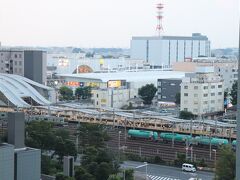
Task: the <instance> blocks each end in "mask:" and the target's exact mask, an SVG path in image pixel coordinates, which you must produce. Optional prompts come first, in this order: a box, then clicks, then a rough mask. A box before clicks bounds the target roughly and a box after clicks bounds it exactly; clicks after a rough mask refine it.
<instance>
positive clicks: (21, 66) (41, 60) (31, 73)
mask: <svg viewBox="0 0 240 180" xmlns="http://www.w3.org/2000/svg"><path fill="white" fill-rule="evenodd" d="M46 69H47V67H46V52H45V51H38V50H15V49H9V50H6V49H1V50H0V73H7V74H17V75H21V76H25V77H27V78H29V79H31V80H33V81H35V82H38V83H41V84H45V83H46Z"/></svg>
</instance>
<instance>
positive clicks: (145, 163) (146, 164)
mask: <svg viewBox="0 0 240 180" xmlns="http://www.w3.org/2000/svg"><path fill="white" fill-rule="evenodd" d="M144 165H145V167H146V180H147V179H148V178H147V166H148V163H147V162H144Z"/></svg>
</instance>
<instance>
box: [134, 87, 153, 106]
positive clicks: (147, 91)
mask: <svg viewBox="0 0 240 180" xmlns="http://www.w3.org/2000/svg"><path fill="white" fill-rule="evenodd" d="M156 92H157V88H156V87H155V86H154V84H147V85H145V86H143V87H141V88H140V89H138V95H139V96H140V97H141V98H142V99H143V100H144V104H152V100H153V98H154V96H155V94H156Z"/></svg>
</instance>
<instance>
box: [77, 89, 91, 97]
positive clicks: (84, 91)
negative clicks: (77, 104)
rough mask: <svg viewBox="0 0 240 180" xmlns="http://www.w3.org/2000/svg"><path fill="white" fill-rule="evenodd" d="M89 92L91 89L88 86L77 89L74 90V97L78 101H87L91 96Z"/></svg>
mask: <svg viewBox="0 0 240 180" xmlns="http://www.w3.org/2000/svg"><path fill="white" fill-rule="evenodd" d="M91 91H92V88H91V87H90V86H85V87H78V88H77V89H76V90H75V96H76V97H77V98H78V99H89V98H91V96H92V94H91Z"/></svg>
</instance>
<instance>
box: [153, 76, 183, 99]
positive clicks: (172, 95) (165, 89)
mask: <svg viewBox="0 0 240 180" xmlns="http://www.w3.org/2000/svg"><path fill="white" fill-rule="evenodd" d="M181 82H182V79H158V87H157V89H158V91H157V93H158V94H157V97H158V101H162V102H175V101H176V94H178V93H180V91H181V86H180V84H181Z"/></svg>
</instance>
